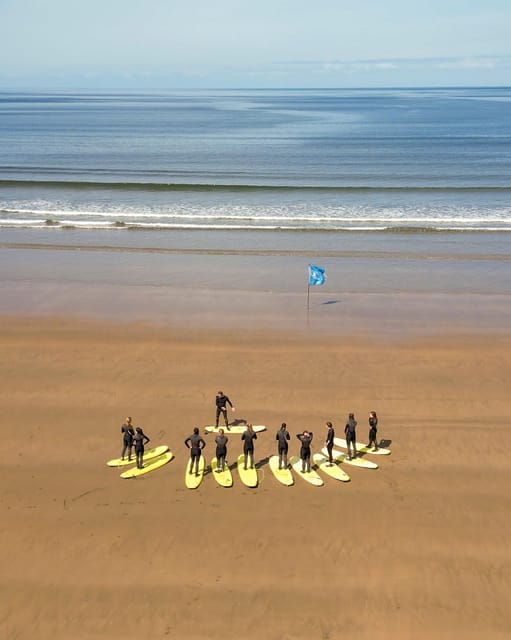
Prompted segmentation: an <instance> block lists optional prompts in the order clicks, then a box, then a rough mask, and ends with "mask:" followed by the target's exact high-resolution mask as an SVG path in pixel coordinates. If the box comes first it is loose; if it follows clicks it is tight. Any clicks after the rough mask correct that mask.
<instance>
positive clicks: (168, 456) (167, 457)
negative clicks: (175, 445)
mask: <svg viewBox="0 0 511 640" xmlns="http://www.w3.org/2000/svg"><path fill="white" fill-rule="evenodd" d="M173 457H174V454H173V453H172V451H167V452H166V453H163V454H162V455H161V456H159V457H158V458H153V459H152V460H148V461H146V460H145V457H144V464H143V465H142V469H138V468H137V467H133V469H128V470H127V471H123V473H121V478H138V477H139V476H143V475H145V474H146V473H149V472H151V471H156V469H159V468H160V467H163V465H165V464H167V463H168V462H170V461H171V460H172V458H173Z"/></svg>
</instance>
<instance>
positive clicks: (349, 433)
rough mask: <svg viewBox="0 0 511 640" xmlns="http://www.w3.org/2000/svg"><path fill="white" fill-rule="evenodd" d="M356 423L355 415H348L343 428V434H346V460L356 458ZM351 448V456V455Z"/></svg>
mask: <svg viewBox="0 0 511 640" xmlns="http://www.w3.org/2000/svg"><path fill="white" fill-rule="evenodd" d="M356 430H357V421H356V420H355V414H354V413H350V414H349V415H348V422H347V423H346V426H345V427H344V433H345V434H346V444H347V449H348V460H351V459H352V458H356V457H357V431H356ZM351 448H353V454H352V453H351Z"/></svg>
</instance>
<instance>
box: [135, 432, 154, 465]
mask: <svg viewBox="0 0 511 640" xmlns="http://www.w3.org/2000/svg"><path fill="white" fill-rule="evenodd" d="M133 441H134V443H135V455H136V456H137V468H138V469H142V467H143V466H144V451H145V445H146V444H147V443H148V442H150V440H149V437H148V436H146V434H145V433H144V432H143V431H142V427H137V428H136V429H135V435H134V436H133Z"/></svg>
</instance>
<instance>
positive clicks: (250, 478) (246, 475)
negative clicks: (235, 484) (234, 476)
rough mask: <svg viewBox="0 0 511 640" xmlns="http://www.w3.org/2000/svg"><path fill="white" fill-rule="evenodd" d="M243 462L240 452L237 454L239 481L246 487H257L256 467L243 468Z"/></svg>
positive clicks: (243, 458) (242, 455)
mask: <svg viewBox="0 0 511 640" xmlns="http://www.w3.org/2000/svg"><path fill="white" fill-rule="evenodd" d="M244 464H245V456H244V454H243V453H242V454H241V455H240V456H238V473H239V474H240V478H241V482H243V484H244V485H246V486H247V487H257V469H256V468H255V467H254V468H253V469H251V468H250V466H247V468H246V469H245V468H244ZM248 464H250V458H249V459H248Z"/></svg>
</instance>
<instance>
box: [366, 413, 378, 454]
mask: <svg viewBox="0 0 511 640" xmlns="http://www.w3.org/2000/svg"><path fill="white" fill-rule="evenodd" d="M377 433H378V416H377V415H376V411H371V412H370V413H369V444H368V445H367V446H368V447H370V446H371V445H373V447H374V448H373V451H378V443H377V441H376V434H377Z"/></svg>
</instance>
